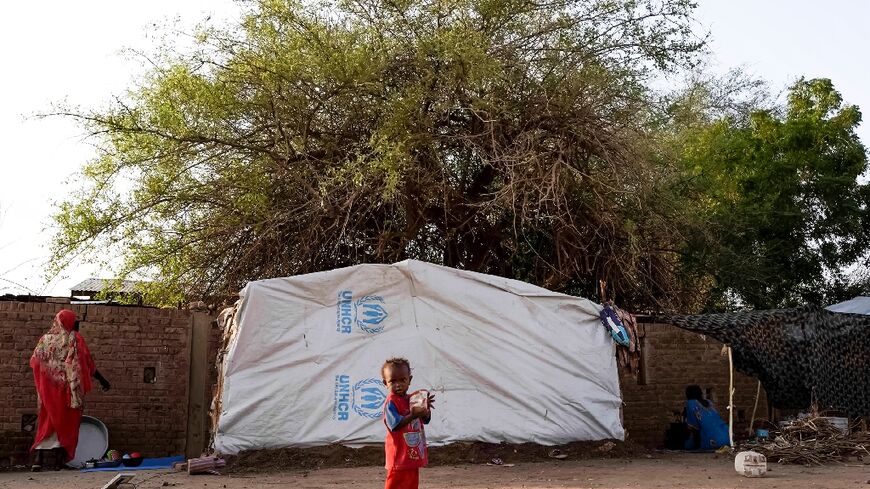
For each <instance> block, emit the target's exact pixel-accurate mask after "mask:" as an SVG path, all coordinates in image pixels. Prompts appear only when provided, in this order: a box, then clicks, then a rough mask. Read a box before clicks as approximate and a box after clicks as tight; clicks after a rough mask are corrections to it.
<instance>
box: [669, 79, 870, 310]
mask: <svg viewBox="0 0 870 489" xmlns="http://www.w3.org/2000/svg"><path fill="white" fill-rule="evenodd" d="M860 121H861V113H860V112H859V110H858V108H857V107H855V106H849V105H843V101H842V98H841V96H840V94H839V93H838V92H837V91H836V90H835V89H834V87H833V85H832V83H831V81H830V80H825V79H815V80H803V79H801V80H800V81H798V82H797V83H795V84H794V86H792V87H791V89H790V91H789V93H788V101H787V105H786V107H785V108H784V110H774V109H771V110H751V111H748V112H744V113H743V117H740V116H737V115H735V114H732V115H730V116H727V117H723V118H719V119H716V120H711V121H704V122H702V123H700V124H696V125H694V126H690V128H689V129H686V130H684V131H683V132H681V133H680V138H681V143H682V145H681V146H680V148H681V151H682V161H683V167H684V169H685V172H686V176H687V178H688V179H690V180H689V181H690V183H689V184H688V188H690V189H691V191H690V195H691V197H690V202H694V208H695V209H696V212H697V215H698V221H697V222H696V223H695V225H694V226H695V227H694V228H693V233H692V235H691V236H690V238H689V239H688V240H687V244H686V259H685V261H684V263H685V266H686V269H685V270H686V272H687V274H688V275H689V277H690V282H691V283H699V282H700V283H703V282H705V281H704V280H703V277H707V278H708V279H709V280H707V281H706V282H707V283H708V284H711V287H710V288H709V292H710V294H709V295H708V296H706V297H705V300H706V306H705V307H706V308H707V309H725V308H731V307H735V306H740V305H742V306H749V307H754V308H770V307H784V306H794V305H800V304H806V303H813V304H823V303H825V302H828V303H830V302H834V301H836V300H840V299H842V298H845V297H842V296H843V295H848V294H850V293H854V292H855V291H854V290H850V289H849V288H848V287H846V285H847V284H848V277H847V276H846V275H845V274H844V272H843V270H844V269H845V268H846V267H847V266H849V265H852V264H855V263H857V262H858V261H859V260H861V259H862V258H864V257H865V256H866V254H867V251H868V249H870V207H868V204H870V186H868V185H867V184H860V183H859V178H858V177H859V176H860V175H861V174H862V173H864V172H866V171H867V170H868V162H867V152H866V148H865V147H864V146H863V145H862V144H861V142H860V140H859V139H858V137H857V135H856V134H855V129H856V128H857V126H858V124H859V123H860ZM684 127H685V126H684Z"/></svg>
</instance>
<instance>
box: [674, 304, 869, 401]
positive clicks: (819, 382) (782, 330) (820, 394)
mask: <svg viewBox="0 0 870 489" xmlns="http://www.w3.org/2000/svg"><path fill="white" fill-rule="evenodd" d="M657 321H658V322H664V323H670V324H673V325H675V326H678V327H680V328H683V329H687V330H689V331H695V332H697V333H702V334H706V335H709V336H712V337H713V338H716V339H717V340H719V341H721V342H723V343H726V344H727V345H729V346H730V347H731V349H732V350H733V352H734V364H735V366H736V368H737V369H738V370H740V371H742V372H744V373H747V374H749V375H753V376H756V377H758V379H759V380H761V383H762V384H763V385H764V390H765V391H766V392H767V397H768V399H770V401H771V403H772V404H773V405H774V407H777V408H783V409H790V408H791V409H804V408H808V407H810V405H811V403H813V402H815V403H817V404H818V406H819V407H820V408H822V409H837V410H841V411H843V412H844V413H845V414H847V415H848V416H853V417H858V416H870V375H868V374H870V316H867V315H860V314H841V313H835V312H830V311H827V310H824V309H820V308H802V309H778V310H768V311H747V312H733V313H722V314H703V315H697V316H664V317H659V318H657Z"/></svg>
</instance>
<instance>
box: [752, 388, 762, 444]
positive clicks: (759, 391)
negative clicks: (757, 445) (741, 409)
mask: <svg viewBox="0 0 870 489" xmlns="http://www.w3.org/2000/svg"><path fill="white" fill-rule="evenodd" d="M759 397H761V381H760V380H759V381H758V387H757V388H756V389H755V406H753V407H752V417H751V418H749V420H750V421H749V436H750V437H751V436H752V434H753V433H755V432H754V431H753V429H752V428H753V425H754V424H755V412H756V411H757V410H758V398H759Z"/></svg>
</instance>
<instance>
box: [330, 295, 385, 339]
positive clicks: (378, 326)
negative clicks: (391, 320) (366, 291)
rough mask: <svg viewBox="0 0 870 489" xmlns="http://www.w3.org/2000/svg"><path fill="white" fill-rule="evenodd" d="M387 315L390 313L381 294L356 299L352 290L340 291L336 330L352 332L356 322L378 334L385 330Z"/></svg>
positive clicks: (363, 328)
mask: <svg viewBox="0 0 870 489" xmlns="http://www.w3.org/2000/svg"><path fill="white" fill-rule="evenodd" d="M387 317H389V313H387V309H386V308H385V307H384V298H383V297H381V296H379V295H366V296H363V297H360V298H359V299H357V300H356V301H354V300H353V292H352V291H350V290H342V291H341V292H339V293H338V306H337V307H336V312H335V330H336V331H337V332H339V333H342V334H350V333H351V331H353V325H354V324H356V325H357V326H358V327H359V328H360V329H361V330H363V331H365V332H366V333H370V334H377V333H380V332H381V331H383V330H384V326H385V325H384V320H386V319H387Z"/></svg>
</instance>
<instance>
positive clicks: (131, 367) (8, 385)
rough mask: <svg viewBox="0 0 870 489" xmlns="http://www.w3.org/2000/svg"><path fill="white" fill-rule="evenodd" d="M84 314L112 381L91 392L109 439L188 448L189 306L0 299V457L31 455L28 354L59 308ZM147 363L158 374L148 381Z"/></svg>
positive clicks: (87, 334)
mask: <svg viewBox="0 0 870 489" xmlns="http://www.w3.org/2000/svg"><path fill="white" fill-rule="evenodd" d="M64 308H68V309H72V310H74V311H75V312H76V314H77V315H78V317H79V319H80V321H81V333H82V334H83V336H84V338H85V341H86V342H87V344H88V347H89V348H90V350H91V353H92V354H93V356H94V358H95V361H96V364H97V369H98V370H99V371H100V373H102V374H103V376H105V377H106V378H107V379H108V380H109V382H111V384H112V389H111V390H110V391H109V392H102V391H100V389H99V384H98V383H97V382H96V381H94V384H95V388H94V390H93V391H92V392H91V393H90V394H88V395H87V396H86V398H85V408H84V414H85V415H90V416H94V417H96V418H98V419H100V420H101V421H103V423H105V424H106V426H107V427H108V429H109V446H110V448H115V449H118V450H121V451H126V452H129V451H139V452H142V453H143V454H144V455H145V456H167V455H176V454H183V453H184V448H185V440H186V430H187V404H188V376H189V357H190V347H189V341H190V339H189V334H190V324H191V313H190V312H189V311H185V310H178V309H156V308H145V307H114V306H103V305H73V306H70V305H64V304H52V303H41V302H14V301H0V464H2V465H5V464H11V465H19V464H26V463H27V457H28V455H27V449H28V448H29V445H30V443H31V442H32V436H33V434H32V433H33V431H32V430H33V429H34V425H33V424H28V423H27V421H28V419H29V418H30V417H33V416H35V415H36V413H37V407H36V390H35V388H34V385H33V374H32V372H31V370H30V366H29V360H30V355H31V353H32V351H33V348H34V346H36V343H37V341H38V340H39V337H40V336H41V335H42V334H43V333H45V332H46V331H47V330H48V329H49V327H50V325H51V321H52V319H53V317H54V315H55V314H56V313H57V311H59V310H61V309H64ZM146 369H149V371H150V370H151V369H153V372H154V374H155V375H154V378H153V381H151V382H146Z"/></svg>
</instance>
